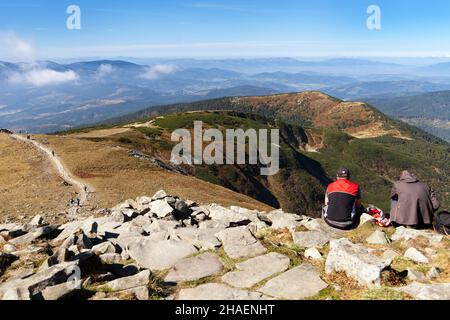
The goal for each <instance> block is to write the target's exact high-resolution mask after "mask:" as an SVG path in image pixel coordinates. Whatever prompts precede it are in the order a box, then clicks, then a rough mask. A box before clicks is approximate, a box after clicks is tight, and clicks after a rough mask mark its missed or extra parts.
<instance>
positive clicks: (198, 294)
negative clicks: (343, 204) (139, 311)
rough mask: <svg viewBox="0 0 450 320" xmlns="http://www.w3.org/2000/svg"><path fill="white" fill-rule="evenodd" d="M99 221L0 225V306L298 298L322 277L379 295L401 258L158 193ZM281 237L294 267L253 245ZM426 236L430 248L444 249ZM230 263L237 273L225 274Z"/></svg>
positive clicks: (300, 223) (315, 223) (293, 223)
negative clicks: (160, 297)
mask: <svg viewBox="0 0 450 320" xmlns="http://www.w3.org/2000/svg"><path fill="white" fill-rule="evenodd" d="M105 213H106V214H105V216H102V217H100V218H95V217H91V218H88V219H84V220H75V221H71V222H69V223H66V224H64V225H59V226H56V225H48V224H46V223H45V221H44V219H43V217H41V216H37V217H35V218H33V219H32V221H30V222H28V223H26V224H24V225H18V224H4V225H0V250H1V251H0V252H1V253H0V277H1V278H0V299H15V300H16V299H46V300H57V299H70V298H74V297H76V298H84V299H141V300H146V299H149V298H150V295H151V294H152V293H155V291H158V289H160V288H155V287H154V286H155V282H158V283H159V285H160V286H164V287H167V288H174V287H177V286H178V285H180V284H183V283H186V282H190V283H192V282H195V281H198V280H202V282H205V281H204V280H205V279H208V278H210V279H211V281H210V283H206V284H203V285H199V286H196V287H194V288H188V289H186V288H184V287H183V286H180V287H178V288H179V289H180V290H173V292H171V293H169V294H168V296H167V297H166V298H169V299H193V300H196V299H219V300H227V299H303V298H307V297H311V296H314V295H317V294H318V293H319V292H320V291H321V290H323V289H325V288H327V287H328V286H330V285H332V284H331V283H327V282H326V281H325V280H324V279H325V275H326V274H327V273H328V274H330V273H334V272H345V273H346V274H347V276H348V277H351V278H353V279H355V280H356V281H358V282H359V283H360V284H361V285H365V286H379V285H380V281H381V280H380V279H381V274H382V272H383V270H385V269H387V268H389V266H390V264H391V263H392V260H393V259H394V258H395V257H396V256H397V253H396V252H392V250H385V252H384V254H383V255H381V256H380V255H376V254H374V252H373V249H371V248H368V247H366V246H364V245H363V244H354V243H352V242H351V241H350V240H349V239H347V238H346V234H345V233H343V232H341V231H337V230H334V229H331V228H330V227H328V226H327V225H326V224H324V223H323V222H322V221H321V220H314V219H311V218H308V217H306V216H299V215H294V214H288V213H284V212H283V211H281V210H277V211H274V212H270V213H265V212H258V211H254V210H248V209H244V208H240V207H230V208H224V207H222V206H220V205H217V204H211V205H207V206H205V205H198V204H196V203H195V202H193V201H189V200H182V199H180V198H178V197H174V196H170V195H168V194H166V193H165V192H164V191H159V192H157V193H156V194H155V195H154V196H153V197H139V198H137V199H136V200H127V201H125V202H123V203H121V204H119V205H117V206H115V207H114V208H112V209H110V210H106V211H105ZM280 229H282V230H289V231H288V232H289V233H290V234H291V236H292V239H293V245H294V246H296V247H297V248H302V249H301V250H302V251H301V252H298V255H299V256H301V257H302V259H301V263H297V264H295V265H293V261H292V259H291V258H290V257H289V256H287V255H285V254H282V253H279V252H274V250H272V249H273V248H271V247H269V246H267V244H265V243H264V242H262V241H261V238H258V237H257V235H258V234H261V233H264V232H265V231H271V230H272V231H273V230H280ZM298 230H303V231H298ZM407 230H408V229H400V228H399V229H398V230H397V232H396V233H395V234H394V236H393V237H392V239H388V238H387V236H386V235H385V234H384V233H383V235H380V234H379V232H381V231H376V232H378V233H377V234H373V235H372V236H371V237H369V239H368V242H369V243H374V242H383V241H382V240H383V239H385V240H386V241H389V242H390V241H391V240H392V241H395V239H397V240H399V241H400V240H401V239H404V238H405V237H406V238H411V237H413V238H414V237H418V236H422V234H421V235H418V234H412V232H409V231H407ZM427 237H429V239H430V242H431V243H439V242H440V241H441V240H442V237H440V236H436V235H431V234H428V233H427ZM381 245H382V244H381ZM325 246H326V247H327V248H328V247H329V250H326V252H328V251H329V252H328V254H327V255H326V256H325V255H323V252H324V250H322V249H323V248H324V247H325ZM319 250H321V251H322V253H321V251H319ZM416 251H417V250H416ZM416 251H414V250H412V249H411V250H408V252H407V254H405V258H407V259H411V260H412V261H415V262H417V263H424V262H426V260H425V259H427V258H426V256H425V255H424V254H422V253H420V252H416ZM227 259H228V260H232V261H233V262H234V264H233V265H232V266H230V265H227V263H226V260H227ZM320 261H323V262H324V263H325V269H324V270H320V268H319V267H318V266H319V265H320ZM316 262H318V263H319V264H317V263H316ZM430 273H431V271H430ZM411 274H412V272H411ZM415 276H416V278H415V279H418V280H420V279H427V281H428V278H431V277H433V278H434V279H436V278H438V277H439V270H438V269H436V270H434V272H433V273H432V274H431V275H430V276H429V277H428V278H427V276H425V275H423V277H424V278H421V277H420V275H417V274H415ZM155 279H159V280H155ZM422 286H423V287H422ZM438 286H439V289H442V290H443V291H444V290H447V291H444V292H450V290H449V288H448V286H449V284H430V285H428V286H427V284H421V286H418V285H417V284H414V285H412V286H409V287H404V288H400V289H401V290H404V291H405V292H407V293H408V294H410V295H412V296H415V297H417V298H423V297H429V296H433V298H436V295H437V294H436V292H437V291H438V288H437V287H438ZM190 287H192V286H190ZM441 287H442V288H441ZM174 292H176V293H174ZM424 292H425V293H424ZM426 292H429V294H428V295H427V294H426ZM439 297H440V298H442V297H443V298H448V297H447V296H446V295H445V294H441V295H439Z"/></svg>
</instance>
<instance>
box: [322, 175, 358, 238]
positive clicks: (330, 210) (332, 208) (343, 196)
mask: <svg viewBox="0 0 450 320" xmlns="http://www.w3.org/2000/svg"><path fill="white" fill-rule="evenodd" d="M363 211H364V208H363V206H362V192H361V187H360V186H359V185H358V184H357V183H355V182H352V181H350V170H348V169H347V168H341V169H339V171H338V172H337V177H336V182H333V183H331V184H330V185H329V186H328V188H327V193H326V197H325V207H324V208H323V219H324V220H325V222H326V223H327V224H328V225H330V226H331V227H333V228H337V229H342V230H350V229H353V228H356V227H358V225H359V218H360V217H361V214H362V213H363Z"/></svg>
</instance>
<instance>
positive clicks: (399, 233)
mask: <svg viewBox="0 0 450 320" xmlns="http://www.w3.org/2000/svg"><path fill="white" fill-rule="evenodd" d="M418 237H424V238H427V239H428V240H429V241H430V243H431V244H437V243H439V242H441V241H442V239H443V238H444V236H443V235H441V234H437V233H435V232H431V231H430V232H429V231H425V230H416V229H408V228H405V227H403V226H402V227H399V228H397V229H396V230H395V233H394V234H393V236H392V237H391V239H392V240H393V241H397V240H405V241H408V240H411V239H416V238H418Z"/></svg>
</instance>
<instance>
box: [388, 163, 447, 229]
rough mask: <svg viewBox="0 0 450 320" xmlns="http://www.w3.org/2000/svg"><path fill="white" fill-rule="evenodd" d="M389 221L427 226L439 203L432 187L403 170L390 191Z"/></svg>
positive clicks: (405, 224)
mask: <svg viewBox="0 0 450 320" xmlns="http://www.w3.org/2000/svg"><path fill="white" fill-rule="evenodd" d="M391 200H392V203H391V217H390V218H391V221H392V222H393V223H394V224H395V225H401V226H409V227H416V228H428V227H431V225H432V223H433V218H434V213H435V212H436V211H437V210H439V207H440V203H439V200H438V199H437V197H436V194H435V193H434V191H433V189H432V188H431V187H430V186H429V185H428V184H426V183H423V182H420V181H419V180H418V179H417V177H416V176H415V175H414V174H412V173H410V172H408V171H403V172H402V173H401V175H400V180H399V181H397V182H395V183H394V186H393V188H392V191H391Z"/></svg>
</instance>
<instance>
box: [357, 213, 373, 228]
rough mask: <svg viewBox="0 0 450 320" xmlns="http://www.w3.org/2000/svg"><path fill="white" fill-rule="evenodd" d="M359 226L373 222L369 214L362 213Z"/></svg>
mask: <svg viewBox="0 0 450 320" xmlns="http://www.w3.org/2000/svg"><path fill="white" fill-rule="evenodd" d="M359 220H360V222H359V226H362V225H363V224H366V223H367V222H371V221H373V217H372V216H371V215H370V214H367V213H363V214H362V215H361V217H360V219H359Z"/></svg>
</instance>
